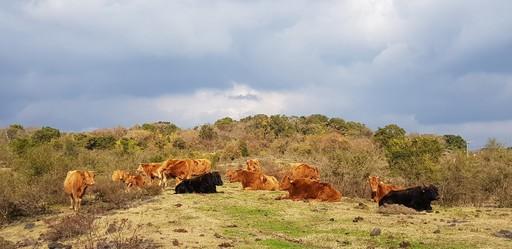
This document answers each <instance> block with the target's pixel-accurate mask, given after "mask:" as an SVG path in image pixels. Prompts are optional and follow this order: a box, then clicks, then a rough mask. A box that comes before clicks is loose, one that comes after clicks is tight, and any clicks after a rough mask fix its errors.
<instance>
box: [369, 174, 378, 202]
mask: <svg viewBox="0 0 512 249" xmlns="http://www.w3.org/2000/svg"><path fill="white" fill-rule="evenodd" d="M368 182H369V183H370V188H371V190H372V199H373V198H375V196H376V195H377V189H378V188H379V177H378V176H369V177H368Z"/></svg>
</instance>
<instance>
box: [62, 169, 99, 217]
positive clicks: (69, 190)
mask: <svg viewBox="0 0 512 249" xmlns="http://www.w3.org/2000/svg"><path fill="white" fill-rule="evenodd" d="M94 184H95V181H94V172H93V171H87V170H73V171H68V174H67V175H66V179H65V180H64V192H65V193H66V194H68V195H69V199H70V200H71V207H70V209H73V210H75V211H76V212H78V210H79V209H80V205H81V203H82V197H83V196H84V194H85V190H86V189H87V187H88V186H92V185H94Z"/></svg>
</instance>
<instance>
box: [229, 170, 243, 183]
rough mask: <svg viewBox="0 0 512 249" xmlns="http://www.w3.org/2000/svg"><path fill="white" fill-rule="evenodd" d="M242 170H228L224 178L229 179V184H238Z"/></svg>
mask: <svg viewBox="0 0 512 249" xmlns="http://www.w3.org/2000/svg"><path fill="white" fill-rule="evenodd" d="M241 175H242V169H237V170H233V169H228V171H227V172H226V177H227V178H228V179H229V182H239V181H241V180H242V176H241Z"/></svg>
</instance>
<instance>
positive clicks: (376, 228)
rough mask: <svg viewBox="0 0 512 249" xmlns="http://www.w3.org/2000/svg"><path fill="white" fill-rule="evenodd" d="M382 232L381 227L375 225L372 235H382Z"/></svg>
mask: <svg viewBox="0 0 512 249" xmlns="http://www.w3.org/2000/svg"><path fill="white" fill-rule="evenodd" d="M380 233H381V230H380V228H378V227H374V228H373V229H372V231H371V232H370V236H379V235H380Z"/></svg>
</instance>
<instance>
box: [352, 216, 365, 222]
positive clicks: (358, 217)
mask: <svg viewBox="0 0 512 249" xmlns="http://www.w3.org/2000/svg"><path fill="white" fill-rule="evenodd" d="M363 220H364V219H363V217H361V216H357V217H355V218H354V219H353V220H352V222H359V221H363Z"/></svg>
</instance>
